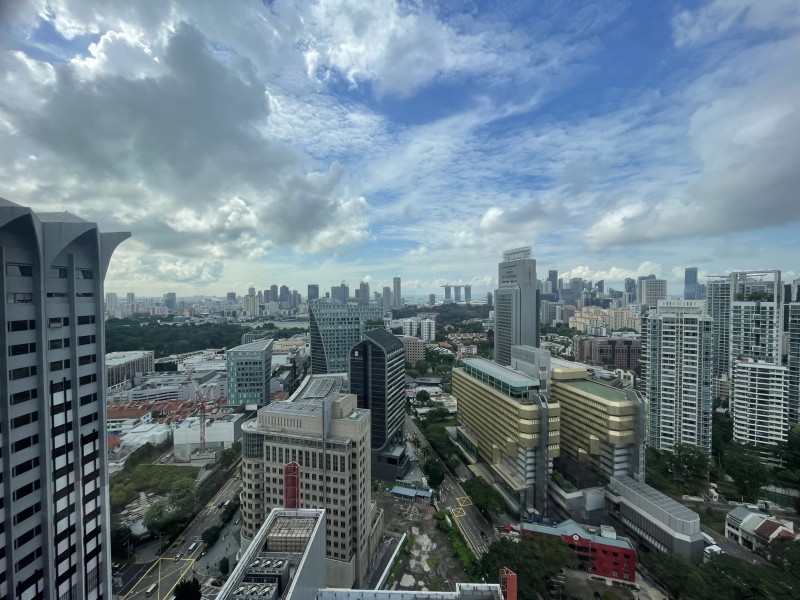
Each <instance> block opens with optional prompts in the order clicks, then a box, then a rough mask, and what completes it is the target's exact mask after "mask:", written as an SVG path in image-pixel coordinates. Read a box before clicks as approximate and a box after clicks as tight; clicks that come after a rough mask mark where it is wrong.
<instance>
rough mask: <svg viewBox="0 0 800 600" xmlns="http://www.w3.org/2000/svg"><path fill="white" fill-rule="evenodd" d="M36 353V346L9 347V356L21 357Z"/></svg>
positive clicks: (18, 345) (17, 345)
mask: <svg viewBox="0 0 800 600" xmlns="http://www.w3.org/2000/svg"><path fill="white" fill-rule="evenodd" d="M31 352H36V344H34V343H30V344H12V345H11V346H9V347H8V355H9V356H19V355H20V354H29V353H31Z"/></svg>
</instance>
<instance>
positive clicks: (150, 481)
mask: <svg viewBox="0 0 800 600" xmlns="http://www.w3.org/2000/svg"><path fill="white" fill-rule="evenodd" d="M199 471H200V468H199V467H176V466H173V465H144V464H141V465H137V466H136V467H135V468H134V469H131V470H130V471H127V470H126V471H122V472H120V473H117V474H115V475H113V476H112V477H111V480H110V484H111V489H110V493H109V496H110V504H111V509H112V510H116V509H119V508H122V507H123V506H125V505H126V504H127V503H128V502H131V501H133V500H135V499H136V497H137V496H138V494H139V492H152V493H155V494H159V495H161V496H166V495H167V494H168V493H169V491H170V489H172V486H173V485H174V484H175V482H176V481H180V480H182V479H188V480H190V481H195V480H196V479H197V473H199Z"/></svg>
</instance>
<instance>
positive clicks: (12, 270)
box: [6, 264, 33, 277]
mask: <svg viewBox="0 0 800 600" xmlns="http://www.w3.org/2000/svg"><path fill="white" fill-rule="evenodd" d="M6 275H8V276H9V277H33V266H32V265H14V264H8V265H6Z"/></svg>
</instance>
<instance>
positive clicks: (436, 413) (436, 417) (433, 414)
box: [425, 406, 450, 421]
mask: <svg viewBox="0 0 800 600" xmlns="http://www.w3.org/2000/svg"><path fill="white" fill-rule="evenodd" d="M449 416H450V411H449V410H447V409H446V408H445V407H444V406H437V407H436V408H433V409H431V410H430V411H429V412H428V413H427V414H426V415H425V418H426V419H428V420H431V421H444V420H445V419H447V418H448V417H449Z"/></svg>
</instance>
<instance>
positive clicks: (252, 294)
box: [247, 287, 256, 296]
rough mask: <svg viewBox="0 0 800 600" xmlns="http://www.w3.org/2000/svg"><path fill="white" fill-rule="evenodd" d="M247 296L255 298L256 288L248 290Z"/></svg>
mask: <svg viewBox="0 0 800 600" xmlns="http://www.w3.org/2000/svg"><path fill="white" fill-rule="evenodd" d="M247 295H248V296H255V295H256V288H254V287H249V288H247Z"/></svg>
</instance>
